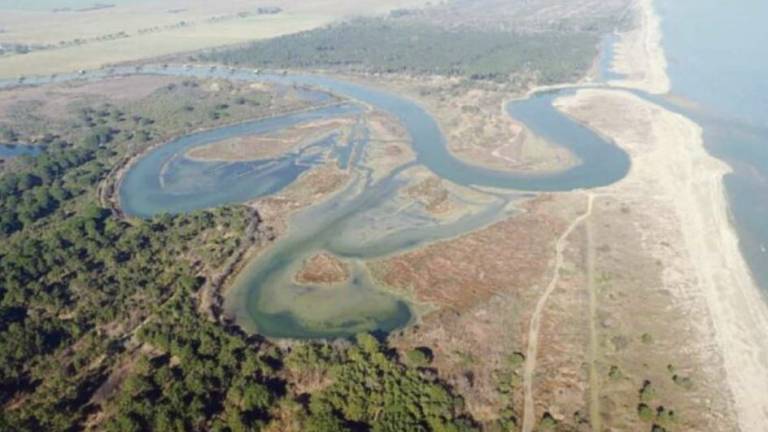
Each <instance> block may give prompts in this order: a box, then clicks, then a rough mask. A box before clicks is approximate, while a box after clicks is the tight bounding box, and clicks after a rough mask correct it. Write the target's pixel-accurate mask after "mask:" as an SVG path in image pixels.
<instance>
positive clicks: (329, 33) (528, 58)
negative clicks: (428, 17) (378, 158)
mask: <svg viewBox="0 0 768 432" xmlns="http://www.w3.org/2000/svg"><path fill="white" fill-rule="evenodd" d="M598 38H599V33H597V32H591V31H551V30H550V31H544V32H536V33H516V32H512V31H504V30H494V29H489V30H483V29H478V28H444V27H441V26H438V25H434V24H431V23H429V22H427V21H425V22H421V21H401V20H397V19H390V18H367V19H363V18H360V19H355V20H352V21H349V22H345V23H341V24H337V25H332V26H329V27H326V28H322V29H316V30H310V31H306V32H302V33H298V34H294V35H288V36H283V37H278V38H274V39H269V40H265V41H259V42H255V43H253V44H250V45H248V46H246V47H241V48H234V49H229V50H222V51H219V52H212V53H208V54H204V55H202V56H201V60H203V61H211V62H224V63H227V64H233V65H248V66H254V67H262V68H272V69H283V68H313V69H334V70H342V71H355V72H367V73H409V74H437V75H448V76H461V77H466V78H471V79H494V80H501V79H508V78H509V77H510V76H511V75H518V76H520V75H522V76H525V77H530V78H532V79H535V80H536V81H538V82H539V83H542V84H550V83H556V82H567V81H569V80H573V79H575V78H578V77H580V76H582V75H583V73H584V72H585V71H586V70H587V69H588V68H589V66H590V65H591V63H592V60H593V58H594V56H595V53H596V44H597V41H598Z"/></svg>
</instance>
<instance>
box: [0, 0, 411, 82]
mask: <svg viewBox="0 0 768 432" xmlns="http://www.w3.org/2000/svg"><path fill="white" fill-rule="evenodd" d="M70 3H72V2H70ZM422 3H424V1H423V0H396V1H385V0H373V1H366V2H365V5H362V4H360V2H355V1H352V0H311V1H307V2H301V3H297V2H291V1H288V0H278V1H275V2H270V3H269V4H267V3H264V4H258V5H253V3H252V2H249V1H246V0H234V1H228V2H224V3H221V2H219V3H212V2H205V3H203V2H194V3H190V2H188V1H183V0H171V1H164V2H149V1H138V2H122V3H117V4H116V5H115V6H114V7H111V8H104V9H95V10H83V11H75V10H72V11H65V12H53V11H52V10H51V9H43V8H29V7H25V8H24V9H20V8H19V4H18V3H10V4H5V5H0V44H2V45H8V44H20V45H23V46H25V47H26V46H30V52H29V53H27V54H6V55H3V56H0V77H5V78H9V77H17V76H20V75H35V74H49V73H58V72H69V71H75V70H78V69H89V68H98V67H100V66H102V65H105V64H109V63H115V62H121V61H131V60H139V59H142V58H147V57H155V56H160V55H165V54H170V53H175V52H181V51H189V50H197V49H202V48H210V47H214V46H219V45H224V44H230V43H238V42H244V41H248V40H255V39H262V38H270V37H274V36H279V35H284V34H289V33H294V32H298V31H303V30H308V29H311V28H315V27H319V26H323V25H326V24H328V23H330V22H333V21H335V20H338V19H342V18H345V17H349V16H356V15H367V14H377V13H386V12H387V11H388V10H390V9H394V8H399V7H414V6H419V5H420V4H422ZM64 6H70V5H69V4H64ZM75 6H82V5H80V4H77V5H75ZM265 6H275V7H280V8H281V9H282V12H281V13H278V14H274V15H270V14H262V15H260V14H258V13H257V9H258V7H265ZM75 41H77V42H75ZM36 47H38V48H36ZM39 47H46V49H39Z"/></svg>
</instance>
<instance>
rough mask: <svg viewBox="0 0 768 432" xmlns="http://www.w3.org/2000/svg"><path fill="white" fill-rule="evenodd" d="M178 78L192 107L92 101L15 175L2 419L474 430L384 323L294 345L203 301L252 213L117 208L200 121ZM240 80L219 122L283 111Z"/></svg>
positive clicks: (6, 422)
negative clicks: (155, 153) (378, 329)
mask: <svg viewBox="0 0 768 432" xmlns="http://www.w3.org/2000/svg"><path fill="white" fill-rule="evenodd" d="M191 87H193V86H191V85H190V86H189V88H191ZM175 91H178V90H176V89H174V88H170V87H169V88H164V89H161V90H159V93H158V94H159V96H158V94H156V95H154V96H153V97H154V98H157V97H160V98H161V99H162V104H163V106H169V104H170V105H172V104H174V103H175V104H178V105H179V106H177V107H175V109H174V110H173V111H171V112H175V113H178V114H177V115H175V116H173V118H171V117H168V118H161V117H153V116H151V115H150V114H149V113H150V112H151V110H149V109H145V110H144V111H140V110H136V109H133V108H126V107H116V106H111V105H109V106H96V107H90V108H87V109H81V110H79V111H77V112H76V113H74V114H73V115H72V116H71V120H70V121H71V122H73V125H71V126H72V127H70V128H68V129H66V130H68V131H69V132H68V133H67V136H66V137H63V136H59V135H54V133H55V132H56V131H55V130H51V131H49V133H48V134H44V135H41V138H39V139H36V141H37V142H38V144H41V145H44V146H45V150H44V151H43V152H42V153H41V154H40V155H39V156H36V157H25V158H23V159H20V160H18V161H16V162H15V163H14V164H13V166H12V167H10V168H8V167H6V168H4V169H3V170H0V197H1V199H0V215H2V230H0V407H2V409H1V410H0V430H3V431H6V430H8V431H31V430H38V431H39V430H45V431H76V430H109V431H150V430H157V431H191V430H192V431H193V430H201V431H202V430H217V431H233V432H234V431H255V430H272V431H283V430H296V431H299V430H301V431H343V430H350V431H360V430H372V431H403V430H409V431H410V430H413V431H419V430H423V431H431V430H434V431H465V430H474V429H475V428H476V424H475V422H474V421H473V420H472V418H470V417H469V416H468V415H467V413H466V410H465V409H464V405H463V401H462V399H461V398H460V397H459V396H457V395H456V394H455V393H454V392H453V391H452V390H451V389H450V388H449V387H447V386H446V385H445V384H444V383H442V382H441V381H440V379H439V378H438V377H437V376H436V374H435V372H434V371H433V370H432V369H431V368H430V367H429V359H428V358H427V357H426V356H422V357H423V358H420V361H418V362H414V361H407V360H401V358H400V354H399V353H398V352H396V351H394V350H392V349H390V348H389V347H388V346H387V345H386V343H385V342H382V341H379V340H377V339H376V338H374V337H373V336H371V335H367V334H363V335H359V336H358V337H357V338H356V339H355V340H350V341H336V342H333V343H324V342H318V343H307V342H295V343H288V344H281V345H280V346H277V345H275V344H273V343H271V342H269V341H266V340H264V339H262V338H260V337H258V336H251V335H246V334H243V333H242V332H240V331H239V330H238V329H237V328H233V327H231V326H228V325H225V324H223V323H221V322H219V321H217V320H215V319H213V318H212V315H211V314H208V313H205V312H204V311H201V306H200V301H199V299H200V293H201V291H202V290H204V289H206V287H207V286H208V285H209V284H210V283H211V280H212V279H213V278H214V275H217V274H218V272H219V271H220V270H221V269H222V268H224V267H225V264H226V263H228V262H229V260H230V259H231V257H233V256H236V255H237V254H238V252H240V251H241V249H242V248H244V247H246V246H247V245H248V244H249V243H248V241H249V239H248V238H247V237H248V236H249V235H258V232H256V233H250V231H249V230H248V229H247V228H248V226H249V223H251V222H252V221H253V218H254V217H256V216H255V215H254V214H253V213H252V211H251V210H250V209H248V208H246V207H244V206H230V207H222V208H218V209H213V210H207V211H197V212H193V213H190V214H185V215H160V216H156V217H154V218H151V219H146V220H143V219H134V218H125V217H123V216H122V215H120V213H119V212H115V211H111V210H110V209H108V208H104V207H103V206H102V203H101V201H100V196H99V193H98V188H99V185H100V184H101V183H103V182H104V181H105V179H107V178H108V177H109V176H110V175H111V174H112V173H114V170H115V168H116V167H117V166H118V165H119V164H120V163H122V161H124V160H126V158H129V157H130V156H131V155H132V154H134V153H135V152H138V151H141V150H142V149H146V148H148V146H150V145H152V144H153V143H156V142H158V141H159V140H160V139H161V137H162V136H163V135H161V134H160V133H158V132H157V131H158V130H163V128H165V129H164V130H165V132H166V133H169V132H171V131H176V133H180V132H183V128H184V127H186V125H189V124H190V121H191V119H193V118H194V117H193V116H198V117H199V116H200V113H197V114H196V113H195V112H192V111H190V110H186V109H184V106H185V104H188V103H189V101H188V99H187V98H185V97H178V96H177V97H173V95H178V93H173V92H175ZM182 91H187V90H183V89H182ZM233 93H235V92H233V91H230V90H227V91H226V92H223V93H222V96H221V99H222V100H217V101H209V102H210V103H211V104H214V102H215V106H218V107H219V108H218V109H219V111H220V113H221V115H220V116H217V117H216V118H214V117H213V116H205V118H206V121H207V122H208V123H207V124H209V125H215V124H217V122H218V123H219V124H221V123H224V122H227V121H231V120H232V118H233V117H235V116H236V114H237V113H239V114H237V115H238V116H239V115H243V116H245V115H247V114H248V112H249V110H250V113H251V115H258V113H260V112H263V111H260V110H266V109H275V106H262V104H267V105H268V104H270V103H272V102H269V101H267V100H266V99H264V98H262V99H260V100H262V101H264V102H260V103H259V104H252V105H251V106H250V108H249V106H248V104H245V105H244V104H238V102H237V99H240V98H242V96H238V95H237V94H236V93H235V94H234V95H233ZM227 98H230V99H231V98H234V99H235V100H233V101H231V102H228V99H227ZM230 105H231V106H233V107H238V106H239V108H237V109H238V110H240V111H234V108H233V109H230V108H228V107H229V106H230ZM135 106H136V107H152V106H153V104H152V102H151V101H147V102H145V103H144V104H136V105H135ZM170 108H174V107H172V106H171V107H170ZM185 116H187V117H185ZM185 119H186V121H185ZM171 125H173V126H171ZM37 127H40V126H39V125H38V126H37ZM62 130H64V129H62ZM36 132H40V131H36ZM17 133H18V134H19V135H20V139H21V140H22V141H27V142H29V141H31V140H32V137H31V136H27V135H25V134H26V132H25V131H24V130H23V128H19V131H18V132H17Z"/></svg>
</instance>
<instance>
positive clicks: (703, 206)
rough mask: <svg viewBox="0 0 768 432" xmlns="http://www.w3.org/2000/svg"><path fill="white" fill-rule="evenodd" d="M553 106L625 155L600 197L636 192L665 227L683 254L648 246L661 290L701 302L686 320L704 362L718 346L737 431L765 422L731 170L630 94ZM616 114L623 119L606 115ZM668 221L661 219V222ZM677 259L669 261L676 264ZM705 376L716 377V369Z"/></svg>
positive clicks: (763, 374) (580, 95)
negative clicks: (624, 167)
mask: <svg viewBox="0 0 768 432" xmlns="http://www.w3.org/2000/svg"><path fill="white" fill-rule="evenodd" d="M557 106H558V108H559V109H560V110H562V111H563V112H565V113H567V114H568V115H571V116H572V117H574V118H576V119H577V120H579V121H581V122H583V123H585V124H587V125H589V126H590V127H592V128H594V129H596V130H597V131H599V132H600V133H603V134H605V135H606V136H609V137H611V138H612V139H614V140H615V142H616V143H617V145H619V146H620V147H622V148H623V149H625V150H626V151H627V152H628V153H629V154H630V155H631V157H632V161H633V166H632V169H631V171H630V173H629V175H628V176H627V177H626V178H625V179H624V180H622V181H620V182H618V183H616V184H614V185H611V186H608V187H605V188H601V189H598V190H595V193H597V194H611V195H619V196H639V197H642V199H643V200H644V201H647V202H648V204H647V205H649V206H654V213H655V214H658V215H659V216H658V218H657V220H655V221H651V222H649V223H652V226H654V227H657V228H658V229H667V230H668V229H669V228H670V227H669V223H670V220H672V221H674V225H673V227H672V228H673V231H672V232H673V233H674V234H675V238H671V239H670V240H669V243H672V244H678V245H680V246H683V249H684V253H683V254H682V256H680V257H670V256H669V255H665V254H664V253H662V252H659V251H654V250H653V248H650V247H649V253H652V254H656V255H657V258H658V259H660V260H663V262H664V263H665V277H664V285H665V288H666V289H667V290H668V291H669V292H671V293H673V294H674V296H675V298H676V300H677V301H680V302H691V303H692V305H693V306H695V304H696V303H697V302H698V301H699V300H701V303H702V304H703V305H705V306H706V308H705V310H703V311H698V312H702V313H696V314H692V315H691V316H690V319H691V325H693V326H696V327H698V328H699V330H700V331H699V335H700V337H699V338H698V340H696V341H690V345H691V347H692V348H694V351H696V352H698V353H700V354H701V355H702V356H704V355H705V352H706V351H707V350H708V349H711V347H712V346H714V347H716V348H717V349H718V350H719V357H720V358H721V359H722V361H721V365H720V368H721V369H722V371H723V372H724V377H723V378H721V379H722V382H723V386H726V388H724V389H723V390H724V391H725V392H729V393H730V397H731V398H732V405H733V409H734V411H735V414H736V417H737V418H738V422H739V427H740V429H741V430H742V431H745V432H747V431H760V430H763V429H762V428H763V427H764V426H765V425H767V424H768V411H767V410H768V347H766V341H767V340H768V306H766V303H765V302H764V300H763V299H762V298H761V295H760V292H759V291H758V287H757V286H756V285H755V283H754V281H753V280H752V278H751V275H750V272H749V270H748V267H747V265H746V262H745V261H744V258H743V257H742V255H741V253H740V250H739V247H738V239H737V237H736V233H735V231H734V229H733V227H732V226H731V223H730V220H729V217H728V208H727V200H726V196H725V193H724V187H723V182H722V179H723V176H724V175H725V174H727V173H728V172H729V171H730V169H729V167H728V166H727V165H726V164H725V163H723V162H721V161H720V160H718V159H716V158H714V157H712V156H710V155H709V154H708V153H707V152H706V150H705V149H704V146H703V141H702V132H701V128H700V127H699V126H698V125H696V124H695V123H693V122H692V121H690V120H689V119H687V118H685V117H683V116H681V115H678V114H674V113H671V112H669V111H666V110H664V109H661V108H660V107H658V106H655V105H653V104H651V103H650V102H647V101H645V100H643V99H641V98H639V97H637V96H634V95H632V94H630V93H628V92H624V91H617V90H580V91H579V92H577V93H576V94H575V95H574V96H569V97H565V98H562V99H560V100H558V102H557ZM615 112H622V113H623V114H622V116H617V115H612V114H611V113H615ZM664 215H666V217H665V216H664ZM673 258H675V259H673ZM712 366H713V368H712V371H710V372H708V373H707V375H708V376H709V377H710V379H712V380H718V371H717V369H718V367H716V365H712Z"/></svg>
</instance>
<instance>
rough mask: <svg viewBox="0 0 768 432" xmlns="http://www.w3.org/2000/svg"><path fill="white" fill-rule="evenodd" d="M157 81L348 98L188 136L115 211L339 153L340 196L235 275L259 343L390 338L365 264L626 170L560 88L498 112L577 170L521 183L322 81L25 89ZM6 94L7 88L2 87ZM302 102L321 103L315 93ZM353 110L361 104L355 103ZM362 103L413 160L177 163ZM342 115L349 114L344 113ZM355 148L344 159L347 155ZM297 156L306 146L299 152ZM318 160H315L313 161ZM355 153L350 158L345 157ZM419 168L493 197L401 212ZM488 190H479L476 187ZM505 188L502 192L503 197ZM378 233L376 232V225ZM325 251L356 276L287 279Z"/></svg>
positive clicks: (251, 190) (367, 95) (159, 204)
mask: <svg viewBox="0 0 768 432" xmlns="http://www.w3.org/2000/svg"><path fill="white" fill-rule="evenodd" d="M131 73H154V74H165V75H176V76H195V77H201V78H205V77H227V78H230V79H236V80H252V81H271V82H277V83H282V84H288V85H293V84H296V85H299V86H302V87H303V86H308V87H313V88H319V89H324V90H328V91H330V92H332V93H335V94H337V95H340V96H342V97H347V98H348V99H349V100H350V102H349V103H348V104H346V105H340V106H335V107H331V108H322V109H318V110H314V111H308V112H303V113H299V114H293V115H288V116H282V117H277V118H272V119H266V120H257V121H253V122H246V123H243V124H240V125H235V126H227V127H222V128H218V129H214V130H211V131H207V132H201V133H196V134H191V135H188V136H185V137H181V138H179V139H177V140H174V141H172V142H169V143H167V144H165V145H163V146H160V147H158V148H156V149H154V150H153V151H151V152H149V153H148V154H147V155H145V156H144V157H142V158H141V159H139V160H138V161H137V162H136V163H135V164H134V165H133V166H132V167H131V168H130V169H129V171H128V172H127V174H126V176H125V178H124V179H123V182H122V183H121V185H120V188H119V195H120V199H121V203H122V205H123V208H124V210H125V211H126V212H127V213H129V214H133V215H137V216H142V217H146V216H151V215H154V214H159V213H175V212H186V211H191V210H194V209H200V208H209V207H214V206H218V205H224V204H228V203H237V202H245V201H249V200H252V199H254V198H257V197H260V196H264V195H269V194H273V193H276V192H279V191H280V190H282V189H283V188H284V187H286V186H287V185H289V184H291V183H292V182H293V181H294V180H295V179H296V178H297V177H298V176H299V175H300V174H301V173H302V172H304V171H306V170H307V169H309V168H310V167H311V166H312V165H313V164H316V163H318V162H319V161H320V160H321V159H319V158H320V157H321V156H322V157H336V158H337V159H338V162H339V164H340V166H342V167H346V166H347V165H349V169H350V170H351V172H353V173H354V176H353V181H352V182H351V183H350V184H349V185H348V186H347V187H346V188H345V189H344V190H342V191H341V192H339V193H337V194H336V195H334V196H333V197H332V198H330V199H328V200H326V201H325V202H320V203H317V204H315V205H314V206H311V207H309V208H307V209H305V210H302V211H300V212H298V213H297V214H295V215H294V216H293V217H292V219H291V223H290V226H291V229H289V232H288V233H287V235H285V236H283V237H282V238H281V239H278V241H277V242H276V243H275V244H274V245H273V246H272V247H271V248H270V249H269V250H268V251H267V253H265V254H264V255H263V256H260V257H258V258H257V259H255V260H253V261H252V262H250V263H248V264H247V266H246V268H245V269H244V270H243V271H242V272H241V273H240V274H239V275H238V276H237V278H236V281H235V284H234V286H233V287H232V289H231V290H230V291H229V292H228V293H227V296H226V299H225V309H226V310H227V312H228V313H229V314H231V315H233V316H235V317H236V319H237V322H238V324H240V325H241V326H243V327H244V328H246V329H248V330H250V331H258V332H260V333H262V334H264V335H266V336H272V337H289V338H318V337H343V336H349V335H352V334H354V333H356V332H359V331H374V330H380V331H385V332H387V331H391V330H394V329H397V328H400V327H403V326H405V325H407V324H408V323H409V322H410V321H411V320H412V319H413V313H412V311H411V307H410V306H409V304H408V303H407V302H406V301H404V299H403V298H402V297H401V296H399V295H395V294H392V293H389V292H387V291H386V290H382V289H381V287H379V286H376V284H375V283H374V281H372V280H371V277H370V275H368V273H367V270H366V268H365V266H364V265H363V260H364V259H369V258H376V257H382V256H386V255H388V254H394V253H398V252H402V251H404V250H407V249H410V248H414V247H417V246H419V245H423V244H426V243H429V242H434V241H439V240H441V239H447V238H452V237H455V236H458V235H461V234H464V233H466V232H469V231H472V230H476V229H479V228H481V227H483V226H487V225H489V224H491V223H493V222H495V221H497V220H499V219H501V218H503V217H507V216H509V215H510V214H512V213H513V212H514V211H515V210H514V207H513V206H511V205H510V203H511V202H513V200H514V199H516V197H517V196H519V194H520V191H559V190H573V189H580V188H591V187H598V186H603V185H608V184H611V183H613V182H615V181H617V180H619V179H621V178H622V177H624V175H625V174H626V173H627V171H628V170H629V165H630V162H629V157H628V156H627V155H626V154H625V153H624V152H623V151H621V150H620V149H618V148H617V147H616V146H614V145H613V144H612V143H610V142H607V141H605V140H604V139H602V138H601V137H600V136H598V135H596V134H595V133H593V132H592V131H591V130H589V129H587V128H585V127H583V126H581V125H579V124H577V123H575V122H573V121H571V120H570V119H569V118H567V117H566V116H564V115H562V114H560V113H559V112H558V111H557V110H556V109H555V108H554V107H553V106H552V101H553V100H554V99H556V98H557V96H558V95H560V94H562V93H563V92H568V91H569V90H564V91H562V92H544V93H539V94H536V95H534V96H533V97H531V98H529V99H526V100H521V101H514V102H511V103H510V104H509V105H508V106H507V107H506V108H507V110H508V111H509V113H510V114H511V115H513V116H514V117H515V118H517V119H519V120H521V121H523V122H524V123H525V124H526V126H527V127H528V128H529V129H530V130H531V132H532V133H534V134H537V135H539V136H541V137H544V138H546V139H549V140H551V141H552V142H555V143H557V144H559V145H563V146H565V147H567V148H569V149H570V150H571V151H573V152H574V154H575V155H576V156H577V158H578V159H579V160H580V162H581V163H580V164H578V165H576V166H574V167H572V168H570V169H567V170H564V171H560V172H554V173H547V174H542V175H520V174H513V173H504V172H499V171H494V170H489V169H485V168H482V167H478V166H475V165H471V164H468V163H465V162H463V161H460V160H458V159H456V158H455V157H453V155H451V154H450V152H449V151H448V150H447V148H446V145H445V140H444V138H443V136H442V134H441V132H440V129H439V127H438V125H437V123H436V122H435V120H434V119H433V118H432V117H431V116H430V115H429V114H428V113H427V112H426V111H424V110H423V109H422V108H421V107H419V106H418V105H417V104H415V103H413V102H411V101H409V100H407V99H404V98H401V97H398V96H396V95H393V94H390V93H387V92H383V91H379V90H376V89H372V88H368V87H364V86H360V85H357V84H352V83H348V82H344V81H340V80H335V79H332V78H327V77H320V76H265V75H259V74H256V73H254V72H251V71H247V70H229V69H223V68H214V69H211V68H208V67H206V68H182V67H173V66H171V67H144V68H140V69H136V68H122V69H119V68H118V69H111V70H99V71H92V72H88V73H87V74H85V75H84V76H83V75H74V74H72V75H66V74H62V75H57V76H55V77H45V78H42V77H38V78H34V77H33V78H29V79H28V80H27V83H30V84H34V83H47V82H52V81H55V82H60V81H67V80H72V79H101V78H104V77H108V76H111V75H113V74H131ZM3 84H4V85H6V86H9V85H14V83H13V82H6V83H3ZM308 97H309V98H316V97H321V96H318V93H312V94H309V95H308ZM360 102H362V103H363V104H360ZM366 104H367V105H370V106H373V107H375V108H376V109H379V110H382V111H385V112H388V113H390V114H392V115H393V116H395V117H396V118H398V119H399V120H400V122H401V123H402V124H403V125H404V127H405V128H406V130H407V132H408V134H409V135H410V138H411V142H412V148H413V150H414V152H415V153H416V160H415V161H414V162H411V163H408V164H406V165H404V166H401V167H399V168H397V169H395V170H394V171H392V172H391V173H389V174H388V175H386V176H384V177H383V178H381V179H376V180H374V178H373V177H372V175H371V172H372V170H371V168H370V167H368V166H366V158H365V157H363V155H364V154H365V151H366V146H367V142H366V140H365V139H358V140H353V141H352V142H349V143H341V142H335V141H332V142H330V143H329V142H326V143H316V144H315V145H316V146H319V147H320V150H321V151H320V152H317V151H312V152H310V151H306V152H305V151H297V152H293V153H289V154H286V155H283V156H281V157H279V158H275V159H269V160H259V161H243V162H201V161H193V160H190V159H189V158H186V157H185V156H184V154H185V153H186V151H188V150H189V149H190V148H193V147H195V146H199V145H205V144H208V143H211V142H216V141H220V140H224V139H229V138H232V137H237V136H243V135H249V134H254V133H268V132H270V131H275V130H278V129H280V128H284V127H288V126H290V125H293V124H296V123H299V122H302V121H309V120H311V119H313V118H318V116H332V115H341V114H348V113H349V112H351V111H354V110H359V111H360V112H362V111H364V110H365V106H366ZM350 110H351V111H350ZM353 146H354V147H355V151H352V147H353ZM305 150H306V149H305ZM319 155H320V156H319ZM350 155H354V157H350ZM416 166H422V167H425V168H427V169H428V170H430V171H431V172H433V173H434V174H436V175H437V176H439V177H441V178H443V179H445V180H448V181H450V182H453V183H454V184H457V185H460V186H466V187H470V188H474V187H490V188H493V190H496V191H498V192H495V193H492V194H489V196H491V197H492V198H491V199H490V200H489V201H488V202H487V203H484V205H483V206H480V207H478V210H477V211H472V212H469V213H467V214H464V215H463V216H462V217H461V218H459V219H457V220H453V221H438V220H435V219H433V218H430V217H429V215H426V214H423V213H414V214H411V215H403V214H400V213H399V212H396V211H394V210H393V207H392V206H391V203H392V202H393V200H395V199H396V197H397V194H398V191H399V190H400V189H401V188H402V187H404V186H406V185H407V184H408V182H409V178H408V175H406V174H405V173H406V172H407V170H408V169H410V168H413V167H416ZM485 190H487V189H485ZM505 190H506V191H507V192H504V191H505ZM382 227H384V228H382ZM320 251H328V252H331V253H333V254H336V255H338V256H340V257H342V258H344V259H345V260H347V262H349V263H350V264H351V265H352V268H353V269H354V271H353V278H352V279H351V280H350V281H348V282H347V283H344V284H338V285H334V286H331V287H315V286H301V285H298V284H296V283H295V282H294V281H293V278H292V275H293V274H294V273H295V271H296V270H297V268H298V266H299V265H300V264H301V262H302V261H303V260H304V259H306V258H307V257H309V256H311V255H312V254H314V253H316V252H320Z"/></svg>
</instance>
